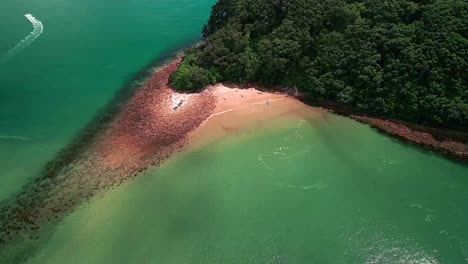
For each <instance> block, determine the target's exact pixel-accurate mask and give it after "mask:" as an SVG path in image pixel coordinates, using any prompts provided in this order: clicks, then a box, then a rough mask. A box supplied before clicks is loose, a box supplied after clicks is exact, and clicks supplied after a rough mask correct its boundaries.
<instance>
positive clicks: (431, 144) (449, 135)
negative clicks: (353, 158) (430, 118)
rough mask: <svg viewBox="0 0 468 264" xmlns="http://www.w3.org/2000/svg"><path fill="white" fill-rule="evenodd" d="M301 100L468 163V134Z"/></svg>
mask: <svg viewBox="0 0 468 264" xmlns="http://www.w3.org/2000/svg"><path fill="white" fill-rule="evenodd" d="M299 99H300V100H302V101H304V102H305V103H307V104H309V105H312V106H318V107H322V108H325V109H327V110H328V111H330V112H334V113H336V114H339V115H343V116H347V117H349V118H352V119H354V120H356V121H358V122H361V123H364V124H368V125H370V126H371V127H372V128H374V129H377V130H378V131H379V132H381V133H384V134H387V135H389V136H391V137H394V138H396V139H398V140H400V141H402V142H405V143H409V144H412V145H415V146H418V147H421V148H424V149H427V150H430V151H433V152H435V153H437V154H440V155H442V156H444V157H447V158H449V159H452V160H455V161H458V162H462V163H465V164H468V133H466V132H461V131H448V130H442V129H437V128H432V127H425V126H421V125H415V124H411V123H408V122H403V121H401V120H395V119H386V118H383V117H376V116H372V115H369V114H366V113H363V112H362V111H358V110H356V109H354V108H352V107H349V106H344V105H340V104H338V103H336V102H330V101H320V102H313V101H310V100H307V99H304V97H302V96H299Z"/></svg>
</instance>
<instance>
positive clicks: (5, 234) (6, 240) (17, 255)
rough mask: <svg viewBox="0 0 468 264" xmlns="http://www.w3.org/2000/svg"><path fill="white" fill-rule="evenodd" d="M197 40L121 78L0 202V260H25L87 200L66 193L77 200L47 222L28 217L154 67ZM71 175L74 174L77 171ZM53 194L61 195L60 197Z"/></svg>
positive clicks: (50, 192)
mask: <svg viewBox="0 0 468 264" xmlns="http://www.w3.org/2000/svg"><path fill="white" fill-rule="evenodd" d="M197 41H198V40H197ZM197 41H189V42H184V43H180V44H179V45H176V46H175V47H174V48H171V49H169V50H166V51H165V52H163V55H162V56H159V57H157V58H155V59H153V60H152V61H151V62H150V63H148V64H147V65H146V66H144V67H143V68H142V69H141V70H139V71H138V72H136V73H135V74H133V75H132V76H130V77H129V78H128V79H127V81H125V82H124V84H123V85H122V88H121V89H119V90H118V92H117V93H116V94H115V95H114V97H113V99H112V100H111V101H110V102H109V103H108V104H107V105H106V106H104V107H103V108H102V109H101V110H99V111H98V112H97V113H96V115H95V117H94V118H93V119H92V120H91V121H90V122H89V123H88V124H87V125H86V126H85V127H84V128H83V129H82V130H81V131H80V132H79V133H77V135H76V136H75V137H74V138H73V139H72V140H71V142H70V143H69V144H68V146H66V147H65V148H64V149H62V150H61V151H59V152H58V153H57V154H56V156H55V157H54V158H53V159H52V160H51V161H50V162H48V163H47V164H46V165H45V166H44V168H43V170H42V172H41V173H40V174H39V175H38V177H34V178H32V180H31V181H30V182H29V183H27V184H26V185H25V186H23V187H22V189H21V190H19V191H18V192H17V193H16V194H15V195H13V196H12V197H10V198H8V199H6V200H4V201H2V202H0V263H20V262H24V261H26V260H27V259H28V257H30V256H32V255H34V252H36V251H37V250H39V249H40V243H41V241H43V240H46V239H47V238H48V237H49V236H50V234H51V231H52V230H53V227H54V225H55V224H57V223H59V222H60V221H61V220H62V219H63V218H64V217H65V216H66V215H67V214H68V213H70V212H72V211H73V210H74V209H75V208H77V207H78V206H80V205H81V204H82V203H83V202H85V201H86V200H89V199H86V200H85V199H80V198H81V197H79V194H76V195H69V197H76V201H73V202H62V203H63V204H64V205H66V206H67V207H68V208H65V209H63V210H61V211H59V212H61V213H56V212H55V211H53V210H54V209H53V208H52V215H51V216H50V217H46V219H47V221H46V223H43V224H41V226H35V223H33V222H32V221H31V220H30V218H31V216H32V215H34V213H35V212H34V210H32V209H34V208H31V204H32V203H31V202H30V201H31V200H34V199H37V198H41V194H40V192H46V193H47V195H48V196H51V195H55V194H54V193H55V192H56V189H57V188H63V187H66V186H59V183H61V182H62V183H63V181H62V179H60V178H62V177H64V176H63V175H62V174H64V172H67V171H68V170H69V167H70V166H71V164H73V166H77V165H79V164H74V161H75V162H76V161H77V160H78V161H79V157H80V155H81V156H82V155H83V153H84V152H86V150H87V148H89V147H90V145H91V143H92V141H93V139H95V136H96V135H97V134H98V132H99V131H102V130H103V129H105V128H106V127H107V126H108V125H109V124H110V122H111V121H112V120H113V119H114V117H115V116H116V114H117V113H118V112H119V110H120V108H121V107H122V106H123V105H124V104H125V103H126V102H127V101H128V99H129V98H131V97H132V95H133V94H134V93H135V91H136V90H137V88H138V87H141V86H142V85H143V84H144V82H145V81H146V80H147V79H148V78H149V77H150V76H151V73H152V72H153V71H154V69H155V68H156V67H158V66H162V65H164V64H165V63H167V62H169V61H171V60H172V59H174V58H175V57H176V56H177V54H178V53H179V52H180V51H181V50H183V49H184V48H186V47H189V46H191V45H194V44H195V43H196V42H197ZM87 166H89V164H87ZM68 176H70V175H68ZM74 176H75V177H76V175H74ZM55 183H57V184H55ZM54 188H55V189H54ZM85 192H89V193H94V194H96V193H97V192H91V191H89V190H88V189H85ZM47 195H46V196H47ZM56 198H57V199H60V197H56ZM41 204H42V205H45V204H47V199H44V200H42V201H40V202H38V203H36V205H39V206H40V205H41ZM12 216H14V217H12ZM14 221H18V222H20V223H21V225H23V226H21V225H19V224H16V225H15V223H13V224H12V222H14ZM44 226H45V227H44ZM10 227H13V228H10ZM25 230H26V231H25Z"/></svg>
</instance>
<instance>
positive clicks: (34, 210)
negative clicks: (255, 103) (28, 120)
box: [0, 60, 216, 262]
mask: <svg viewBox="0 0 468 264" xmlns="http://www.w3.org/2000/svg"><path fill="white" fill-rule="evenodd" d="M179 61H180V60H174V61H173V62H171V63H169V64H167V65H166V66H165V67H163V68H162V69H160V70H158V71H156V72H154V73H153V74H152V76H151V77H150V78H149V80H148V81H147V83H145V84H144V85H143V86H142V87H141V88H139V89H138V90H137V91H136V92H135V94H134V95H133V97H132V98H130V99H129V100H128V101H127V103H125V105H124V106H123V107H122V108H121V110H120V111H119V112H118V113H117V114H116V115H115V116H114V118H113V119H112V120H111V121H110V123H109V124H108V125H107V126H106V127H105V128H104V129H103V130H102V131H100V132H98V133H97V134H96V135H94V136H93V137H92V138H91V139H90V143H89V144H87V147H85V148H84V149H83V150H82V151H80V153H77V154H76V156H74V158H73V160H71V161H70V162H67V163H65V164H63V163H60V162H59V163H58V164H60V165H58V166H57V168H54V169H53V171H52V172H51V173H45V174H44V175H41V176H39V177H37V178H36V179H35V180H34V181H33V182H31V183H30V184H28V185H27V186H25V187H24V188H23V189H22V190H21V191H20V192H19V193H18V194H17V195H16V197H14V198H12V199H11V201H9V202H7V203H6V204H3V205H2V207H1V208H0V260H2V259H3V258H4V257H5V255H4V254H3V253H6V251H7V250H5V252H2V251H3V250H2V249H5V248H7V247H5V245H6V244H8V242H11V243H13V242H14V241H16V242H20V243H21V242H25V241H29V240H30V239H37V238H40V234H41V228H42V227H43V226H46V225H48V224H51V223H56V222H59V221H60V220H61V219H63V217H64V216H65V215H67V214H68V213H70V212H71V211H73V210H74V209H75V208H76V207H78V206H79V205H81V204H82V203H83V202H86V201H88V200H89V199H91V198H92V197H93V196H95V195H98V194H100V193H101V192H102V190H104V189H108V188H112V187H115V186H117V185H119V184H121V183H122V182H124V181H125V180H128V179H131V178H133V177H135V176H136V175H137V174H138V173H140V172H142V171H143V170H145V168H147V167H148V166H152V165H158V164H160V163H161V162H162V161H164V160H165V159H166V158H167V157H168V156H169V155H170V154H171V153H173V152H174V151H177V150H179V149H180V148H181V147H182V146H183V145H184V144H185V143H186V140H187V134H188V133H189V132H190V131H192V130H194V129H195V128H197V127H198V126H199V125H200V124H201V123H202V122H203V121H204V120H206V119H207V118H208V117H209V116H210V115H211V114H212V113H213V111H214V108H215V106H216V100H215V97H214V96H213V95H212V94H211V91H204V92H201V93H197V94H179V93H175V92H174V91H172V90H171V89H170V88H169V87H168V86H167V83H168V78H169V75H170V73H171V72H172V71H173V70H174V69H175V68H176V67H177V65H178V63H179ZM26 250H27V249H25V251H26ZM19 254H21V253H19ZM7 257H8V258H9V259H11V256H7ZM0 262H2V261H0Z"/></svg>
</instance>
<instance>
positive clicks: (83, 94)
mask: <svg viewBox="0 0 468 264" xmlns="http://www.w3.org/2000/svg"><path fill="white" fill-rule="evenodd" d="M213 2H214V0H210V1H189V0H170V1H169V0H166V1H159V0H149V1H133V2H128V1H121V0H117V1H112V2H109V1H90V0H81V1H76V0H74V1H64V0H43V1H39V0H32V1H22V2H18V1H12V0H4V1H3V2H2V3H1V4H0V21H1V23H0V36H1V38H0V56H1V58H3V59H4V61H3V62H1V63H0V201H1V200H4V199H6V198H8V197H11V195H12V194H14V193H15V192H17V191H18V190H19V189H20V188H21V186H22V185H23V184H25V183H26V182H28V179H30V178H34V177H36V176H37V175H39V174H40V172H41V170H42V169H43V168H44V166H45V164H46V162H48V161H50V160H52V159H54V157H55V155H56V154H57V152H58V151H59V150H60V149H62V148H64V147H66V146H67V145H68V144H69V142H70V141H71V140H72V139H73V138H74V137H75V136H76V135H78V134H79V133H80V131H81V130H82V129H83V128H84V127H85V126H86V125H87V124H88V123H89V122H90V121H91V120H92V119H93V118H95V117H96V115H99V113H100V109H102V108H104V107H105V106H106V105H107V104H108V103H109V102H110V101H112V99H113V98H114V95H115V94H116V92H117V91H119V90H121V89H124V88H125V87H127V86H128V85H129V83H130V82H131V81H132V80H134V79H135V74H136V73H137V72H138V71H139V69H142V68H144V67H145V66H146V65H148V64H150V63H151V62H152V61H154V60H155V59H158V58H161V57H162V56H163V55H164V54H166V53H167V52H170V51H172V50H174V49H176V48H178V47H180V46H181V45H184V44H186V43H189V42H191V41H193V40H196V39H197V38H198V37H199V32H200V29H201V26H202V25H203V23H204V21H205V20H206V18H207V16H208V14H209V8H210V5H212V4H213ZM26 13H31V14H32V15H34V17H35V18H37V19H38V20H39V21H41V22H42V23H43V27H44V31H43V33H42V34H40V35H39V36H38V37H37V38H35V39H34V41H33V42H31V43H30V45H29V46H26V47H24V49H22V50H20V51H19V52H17V53H16V54H15V55H14V56H11V57H8V58H7V60H5V57H4V55H5V54H7V53H8V51H10V50H11V49H12V48H14V47H15V46H16V45H17V43H18V42H20V41H21V40H22V39H24V38H25V37H26V36H28V34H29V33H30V32H31V31H32V29H33V27H32V25H31V22H30V21H28V20H27V19H26V18H25V17H24V15H25V14H26ZM273 107H274V106H273ZM277 121H278V122H279V123H281V124H282V125H281V126H280V128H274V129H273V128H257V129H254V130H245V131H244V133H241V134H240V135H237V136H231V137H228V138H226V139H224V140H222V141H220V142H217V143H214V144H211V145H209V146H206V147H203V148H201V149H197V150H193V151H191V152H188V153H182V154H180V155H178V156H176V157H174V158H172V159H171V160H170V161H169V162H167V163H166V164H164V165H163V166H162V167H160V168H153V169H152V170H151V171H149V172H148V173H145V174H144V175H141V176H139V177H137V179H136V180H135V181H131V182H128V183H126V184H124V185H122V186H120V187H119V188H117V189H115V190H112V191H109V192H107V193H105V194H104V196H103V197H96V198H95V199H94V200H93V201H92V202H91V203H89V204H86V205H83V207H82V208H80V209H79V210H77V211H75V212H74V213H73V214H71V215H70V216H68V217H67V218H65V220H64V221H63V223H62V224H60V225H58V226H57V227H53V228H52V230H55V231H54V232H52V233H51V237H50V238H45V239H44V240H43V241H41V244H40V245H39V247H38V248H36V250H34V251H30V256H29V260H28V262H29V263H34V264H35V263H104V264H105V263H468V260H467V259H468V227H467V224H466V223H468V204H467V203H466V201H468V168H467V167H466V166H464V165H460V164H457V163H453V162H451V161H448V160H446V159H443V158H441V157H439V156H436V155H434V154H432V153H430V152H426V151H421V150H418V149H415V148H413V147H410V146H407V145H403V144H400V143H398V142H397V141H395V140H392V139H390V138H388V137H386V136H382V135H380V134H378V133H376V132H375V131H373V130H371V129H370V128H368V127H366V126H364V125H361V124H358V123H356V122H354V121H351V120H348V119H346V118H341V117H337V116H333V115H331V116H329V117H328V118H327V119H323V120H314V121H305V120H301V119H298V118H293V117H288V118H286V119H284V120H283V119H281V120H277ZM20 137H23V138H24V139H23V138H20ZM2 264H3V263H2Z"/></svg>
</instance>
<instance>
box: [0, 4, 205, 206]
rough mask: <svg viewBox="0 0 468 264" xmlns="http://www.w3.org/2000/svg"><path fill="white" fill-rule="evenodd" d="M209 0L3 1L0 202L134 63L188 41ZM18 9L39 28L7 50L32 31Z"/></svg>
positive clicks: (87, 117)
mask: <svg viewBox="0 0 468 264" xmlns="http://www.w3.org/2000/svg"><path fill="white" fill-rule="evenodd" d="M213 3H214V0H203V1H202V0H199V1H192V0H170V1H168V0H149V1H121V0H116V1H92V0H32V1H13V0H3V1H2V2H1V3H0V170H1V172H0V200H1V199H4V198H6V197H8V196H9V195H11V194H13V193H14V192H16V191H17V190H18V189H19V188H20V187H21V186H22V185H23V184H24V183H25V182H26V181H27V180H28V179H29V178H31V177H34V176H37V175H38V174H39V173H40V171H41V169H42V168H43V166H44V164H45V163H46V162H47V161H49V160H51V159H52V158H53V157H54V155H55V154H56V153H57V151H58V150H60V149H62V148H63V147H65V146H66V145H67V144H68V143H69V142H70V140H72V138H74V137H75V136H76V135H77V134H79V133H80V131H81V130H82V129H83V128H84V127H85V126H86V124H87V123H88V122H90V121H91V120H92V119H93V118H94V117H95V115H96V114H97V112H99V110H100V109H102V108H104V107H105V106H106V105H107V103H108V102H109V101H111V100H112V99H113V97H114V95H115V94H116V92H117V91H119V90H120V89H122V88H124V87H126V86H128V84H129V82H130V81H132V80H133V79H134V77H135V74H136V73H138V72H139V71H140V69H142V68H144V67H145V66H146V65H148V64H150V63H151V62H153V61H154V60H157V59H158V58H161V57H162V56H164V55H165V54H167V53H168V52H172V51H175V49H180V47H181V46H183V45H186V44H188V43H190V42H192V41H194V40H196V39H197V38H198V37H199V36H200V31H201V28H202V26H203V24H204V23H205V21H206V19H207V17H208V15H209V11H210V8H211V5H212V4H213ZM25 14H32V15H33V16H34V17H35V18H36V19H37V20H38V21H40V22H42V26H43V33H42V34H40V35H39V36H38V37H37V38H35V39H34V40H33V41H32V42H31V43H30V45H29V46H26V47H24V48H23V49H22V50H20V51H19V52H17V53H16V54H14V56H7V55H8V52H9V51H11V50H12V49H13V48H14V47H15V46H17V44H18V43H20V42H21V41H22V40H23V39H25V38H26V36H28V35H29V34H30V32H32V31H33V25H32V23H31V22H30V21H29V20H28V19H27V18H26V17H25V16H24V15H25ZM5 60H6V61H5ZM18 137H24V138H27V139H28V140H23V139H20V138H18Z"/></svg>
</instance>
